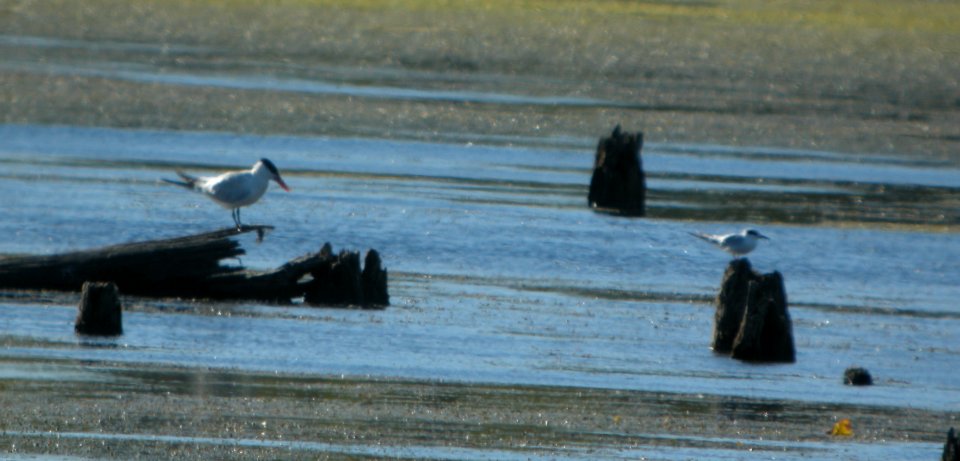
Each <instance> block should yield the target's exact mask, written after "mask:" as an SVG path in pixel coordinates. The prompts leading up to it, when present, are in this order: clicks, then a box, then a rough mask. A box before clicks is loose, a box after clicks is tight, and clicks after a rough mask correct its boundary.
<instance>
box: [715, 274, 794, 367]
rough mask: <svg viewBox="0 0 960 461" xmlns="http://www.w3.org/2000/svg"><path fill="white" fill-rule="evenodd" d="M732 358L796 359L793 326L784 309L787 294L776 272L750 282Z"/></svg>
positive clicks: (771, 360)
mask: <svg viewBox="0 0 960 461" xmlns="http://www.w3.org/2000/svg"><path fill="white" fill-rule="evenodd" d="M730 355H731V357H733V358H735V359H738V360H749V361H757V362H788V363H792V362H794V361H796V351H795V350H794V347H793V325H792V323H791V322H790V313H788V312H787V294H786V289H785V288H784V287H783V276H781V275H780V273H779V272H773V273H771V274H765V275H761V276H760V279H759V280H752V281H750V285H749V286H748V288H747V304H746V308H745V310H744V313H743V322H742V323H741V324H740V331H739V333H737V337H736V338H735V339H734V340H733V350H732V351H731V354H730Z"/></svg>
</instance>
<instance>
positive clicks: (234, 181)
mask: <svg viewBox="0 0 960 461" xmlns="http://www.w3.org/2000/svg"><path fill="white" fill-rule="evenodd" d="M177 174H178V175H180V178H182V179H183V180H182V181H177V180H173V179H164V181H166V182H168V183H170V184H176V185H178V186H182V187H186V188H187V189H192V190H195V191H197V192H200V193H201V194H203V195H206V196H207V197H210V198H211V199H212V200H213V201H214V202H217V204H219V205H220V206H222V207H224V208H227V209H229V210H231V211H232V216H233V222H234V223H236V224H237V228H238V229H239V228H240V227H241V225H240V207H244V206H248V205H253V204H254V203H256V202H257V200H260V197H262V196H263V193H264V192H266V191H267V186H268V185H269V184H270V180H273V181H276V182H277V184H279V185H280V187H282V188H283V190H285V191H287V192H290V188H289V187H287V184H286V183H284V182H283V179H282V178H280V171H279V170H277V167H276V166H274V164H273V162H271V161H270V160H267V159H265V158H262V159H260V161H259V162H257V163H256V164H254V165H253V168H250V169H249V170H245V171H230V172H227V173H223V174H221V175H219V176H206V177H196V176H190V175H188V174H186V173H184V172H182V171H177Z"/></svg>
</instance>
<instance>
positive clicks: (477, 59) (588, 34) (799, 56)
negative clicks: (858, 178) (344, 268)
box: [0, 0, 960, 160]
mask: <svg viewBox="0 0 960 461" xmlns="http://www.w3.org/2000/svg"><path fill="white" fill-rule="evenodd" d="M958 21H960V5H957V4H955V3H952V2H937V1H910V2H901V1H892V0H891V1H881V2H872V1H843V0H830V1H824V2H814V3H810V2H801V1H790V0H785V1H777V2H769V1H761V0H750V1H736V2H735V1H718V2H694V1H683V0H676V1H662V2H661V1H657V2H608V1H595V2H594V1H590V2H579V1H537V0H530V1H521V2H515V1H508V0H495V1H491V2H448V1H441V0H410V1H399V2H396V1H386V0H366V1H360V2H352V1H351V2H347V1H329V2H319V1H310V0H288V1H281V2H272V1H254V0H249V1H213V0H209V1H200V2H194V1H187V0H150V1H142V2H136V4H135V5H133V4H130V3H129V2H124V1H120V0H93V1H89V2H73V1H69V0H50V1H43V2H30V1H10V2H5V3H4V5H3V6H2V8H0V34H3V37H4V39H3V40H0V56H2V57H3V65H2V66H0V114H2V120H3V121H4V122H7V123H11V122H13V123H59V124H78V125H105V126H117V127H155V128H170V129H192V130H196V129H200V130H228V131H239V132H262V133H296V134H324V135H337V136H340V135H346V136H373V137H391V138H417V139H427V140H454V141H458V140H462V139H467V140H470V139H476V137H477V136H486V138H487V139H496V138H495V137H501V138H500V139H506V140H508V141H509V140H514V139H517V138H524V139H533V140H536V139H549V138H556V137H562V138H563V137H580V138H587V139H595V138H596V137H598V136H600V135H601V134H603V133H605V132H609V130H610V129H612V127H613V126H614V125H616V124H618V123H619V124H622V125H623V126H624V127H625V129H630V130H643V131H644V132H645V134H646V138H647V140H648V141H654V142H704V143H717V144H723V145H754V146H776V147H794V148H808V149H826V150H836V151H844V152H862V153H874V152H878V153H896V154H904V155H910V156H913V157H915V158H922V159H927V158H929V159H931V160H943V159H948V158H949V159H953V160H957V152H958V149H957V147H958V145H960V128H957V127H960V116H958V114H960V33H958V31H957V28H956V27H955V25H956V24H957V23H958ZM137 72H141V73H145V74H148V75H154V76H157V78H154V79H150V78H142V77H143V76H142V75H141V76H140V77H141V78H132V77H131V75H132V74H135V73H137ZM198 75H199V76H201V77H203V76H206V77H216V78H218V79H220V80H217V81H216V82H215V83H210V82H209V81H206V84H205V83H204V82H199V83H198V81H197V80H196V79H195V77H197V76H198ZM159 76H162V77H163V78H159ZM185 76H189V77H192V78H193V79H191V78H188V77H185ZM224 77H226V78H224ZM252 77H253V78H257V79H263V78H269V79H271V80H268V81H266V83H264V82H263V81H260V82H259V83H261V84H260V85H253V86H251V85H246V84H244V83H245V82H246V83H249V79H250V78H252ZM305 81H306V82H316V81H323V82H325V83H328V84H331V85H334V86H336V85H348V86H360V87H363V88H365V89H367V90H369V89H370V88H371V87H373V88H378V89H381V90H382V89H384V88H386V89H388V90H389V89H396V88H404V89H410V88H415V89H417V90H421V91H424V92H431V91H432V92H454V94H453V95H452V96H450V97H435V98H429V97H417V96H416V95H413V96H411V95H410V94H405V95H404V96H403V97H396V96H394V97H390V96H385V95H384V94H383V92H382V91H381V92H380V93H378V92H377V91H373V92H372V93H371V92H370V91H367V92H365V93H360V94H357V93H351V92H350V91H346V92H343V91H341V92H336V91H333V92H331V91H323V90H321V91H317V90H316V88H312V87H309V86H308V87H307V88H304V87H303V86H298V83H303V82H305ZM387 92H389V91H387ZM464 92H470V94H477V93H479V94H480V95H481V97H479V98H475V99H471V98H464V96H463V93H464ZM490 94H494V95H523V96H526V97H539V98H542V99H541V100H539V101H538V102H537V103H530V102H529V101H526V102H524V101H519V102H517V101H504V100H502V99H496V98H494V99H493V100H490V98H485V97H482V95H488V96H489V95H490ZM571 100H574V101H571Z"/></svg>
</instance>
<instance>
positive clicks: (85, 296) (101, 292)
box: [73, 282, 123, 336]
mask: <svg viewBox="0 0 960 461" xmlns="http://www.w3.org/2000/svg"><path fill="white" fill-rule="evenodd" d="M73 329H74V331H76V332H77V333H80V334H84V335H101V336H115V335H120V334H123V306H121V304H120V296H119V293H118V292H117V285H116V284H115V283H113V282H87V283H84V284H83V293H82V294H81V296H80V306H79V307H78V309H77V320H76V321H75V322H74V324H73Z"/></svg>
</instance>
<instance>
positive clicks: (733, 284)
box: [712, 258, 759, 353]
mask: <svg viewBox="0 0 960 461" xmlns="http://www.w3.org/2000/svg"><path fill="white" fill-rule="evenodd" d="M758 275H759V274H757V273H756V272H754V271H753V269H752V268H751V267H750V261H749V260H748V259H746V258H741V259H734V260H733V261H731V262H730V265H728V266H727V269H726V271H724V273H723V281H722V282H721V283H720V293H719V294H717V311H716V313H715V314H714V320H713V345H712V347H713V350H714V352H719V353H729V352H730V351H731V350H733V340H734V339H735V338H736V337H737V333H738V332H739V331H740V323H741V321H742V320H743V311H744V308H745V307H746V305H747V289H748V287H749V285H750V281H751V280H754V279H755V278H756V277H757V276H758Z"/></svg>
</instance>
